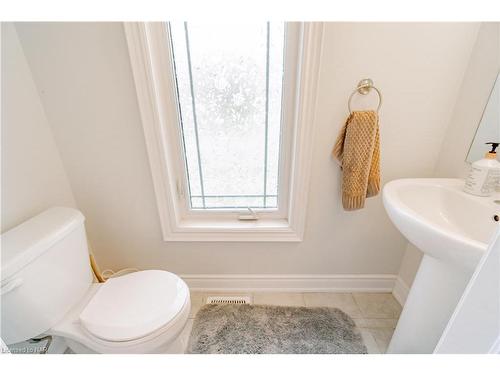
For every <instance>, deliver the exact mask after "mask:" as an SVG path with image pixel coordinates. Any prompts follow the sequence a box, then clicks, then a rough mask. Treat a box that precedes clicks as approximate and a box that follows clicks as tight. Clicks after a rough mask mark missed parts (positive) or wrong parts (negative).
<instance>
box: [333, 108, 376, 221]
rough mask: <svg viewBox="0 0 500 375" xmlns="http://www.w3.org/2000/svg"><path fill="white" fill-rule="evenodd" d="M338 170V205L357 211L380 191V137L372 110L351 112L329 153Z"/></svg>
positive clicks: (374, 113)
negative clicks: (368, 198)
mask: <svg viewBox="0 0 500 375" xmlns="http://www.w3.org/2000/svg"><path fill="white" fill-rule="evenodd" d="M332 154H333V156H334V157H335V158H336V159H337V160H338V161H339V162H340V165H341V167H342V172H343V176H342V205H343V206H344V209H345V210H348V211H351V210H358V209H360V208H363V207H364V205H365V199H366V197H372V196H374V195H377V194H378V192H379V191H380V135H379V127H378V115H377V112H375V111H354V112H353V113H351V115H350V116H349V117H348V118H347V120H346V123H345V125H344V126H343V127H342V129H341V131H340V134H339V135H338V137H337V141H336V142H335V146H334V147H333V151H332Z"/></svg>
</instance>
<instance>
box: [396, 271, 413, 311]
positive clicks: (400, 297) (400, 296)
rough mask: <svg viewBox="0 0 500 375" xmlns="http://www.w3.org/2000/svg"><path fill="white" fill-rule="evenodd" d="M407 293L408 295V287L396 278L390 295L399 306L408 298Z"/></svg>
mask: <svg viewBox="0 0 500 375" xmlns="http://www.w3.org/2000/svg"><path fill="white" fill-rule="evenodd" d="M408 293H410V287H409V286H408V284H406V283H405V282H404V281H403V279H401V278H400V277H399V276H397V277H396V282H395V283H394V289H393V291H392V295H393V296H394V298H396V300H397V301H398V302H399V304H400V305H401V306H404V304H405V302H406V298H408Z"/></svg>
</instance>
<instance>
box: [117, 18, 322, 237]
mask: <svg viewBox="0 0 500 375" xmlns="http://www.w3.org/2000/svg"><path fill="white" fill-rule="evenodd" d="M124 28H125V34H126V37H127V43H128V48H129V54H130V62H131V66H132V71H133V73H134V80H135V85H136V90H137V99H138V103H139V107H140V110H141V118H142V123H143V128H144V136H145V138H146V146H147V151H148V157H149V161H150V167H151V173H152V176H153V184H154V190H155V195H156V199H157V205H158V211H159V216H160V222H161V227H162V234H163V239H164V240H165V241H302V238H303V234H304V227H305V217H306V210H307V197H308V192H309V177H310V170H311V162H312V153H313V141H314V114H315V109H316V93H317V84H318V76H319V68H320V58H321V47H322V35H323V23H319V22H313V23H304V24H303V27H302V34H301V45H300V49H301V51H300V52H301V53H300V56H301V60H300V64H299V79H298V86H299V89H298V90H297V92H298V93H299V94H298V97H297V98H296V106H295V108H296V116H295V118H296V121H295V126H294V137H293V138H294V139H293V141H292V157H291V159H292V160H291V164H292V167H291V175H290V182H289V184H290V186H289V198H288V199H289V204H288V217H287V218H286V219H283V218H281V219H276V218H273V219H271V218H269V219H266V220H259V221H258V222H256V223H248V222H239V221H238V220H235V219H233V220H227V219H221V218H217V220H214V218H207V219H197V220H193V219H190V218H186V217H183V214H182V204H181V203H182V202H181V198H180V197H178V195H177V194H176V189H177V181H176V179H177V178H176V177H177V176H180V175H183V173H184V172H183V171H180V170H179V169H180V167H179V166H178V165H177V164H178V163H176V162H175V160H173V159H174V158H173V157H171V156H169V155H179V152H181V150H180V149H178V147H179V145H174V146H172V145H173V144H174V143H175V142H168V140H169V139H173V138H176V139H177V138H178V139H180V137H179V136H178V134H176V131H177V130H175V129H174V128H178V127H177V126H167V124H170V125H171V124H172V123H175V122H176V121H177V120H178V119H177V118H176V115H175V114H174V113H172V112H174V111H170V110H166V109H165V108H163V106H162V105H160V104H159V103H166V102H170V103H172V102H175V99H172V96H175V93H174V92H173V90H172V88H171V87H170V88H169V85H168V84H166V83H165V80H166V79H167V78H165V77H166V76H167V74H165V69H167V71H168V70H169V69H170V65H169V63H168V52H169V51H168V50H167V48H165V47H164V46H165V45H167V44H165V35H166V33H165V32H164V30H163V29H162V28H164V24H163V23H129V22H126V23H124ZM162 30H163V31H162ZM162 46H163V47H162ZM161 72H163V74H161ZM170 86H171V85H170ZM167 133H168V134H167ZM172 147H173V148H175V150H174V149H172ZM264 216H265V215H264Z"/></svg>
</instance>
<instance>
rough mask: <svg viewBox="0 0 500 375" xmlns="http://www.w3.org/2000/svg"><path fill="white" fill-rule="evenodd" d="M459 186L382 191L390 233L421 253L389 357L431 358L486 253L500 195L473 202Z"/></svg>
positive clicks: (410, 185)
mask: <svg viewBox="0 0 500 375" xmlns="http://www.w3.org/2000/svg"><path fill="white" fill-rule="evenodd" d="M463 185H464V181H463V180H458V179H442V178H416V179H402V180H394V181H391V182H389V183H387V184H386V185H385V186H384V190H383V201H384V207H385V209H386V211H387V214H388V215H389V218H390V219H391V221H392V222H393V223H394V225H395V226H396V228H398V230H399V231H400V232H401V233H402V234H403V235H404V236H405V237H406V238H407V239H408V241H409V242H411V243H412V244H414V245H415V246H416V247H418V248H419V249H420V250H421V251H422V252H423V253H424V256H423V258H422V262H421V264H420V267H419V269H418V272H417V275H416V276H415V280H414V281H413V285H412V287H411V289H410V292H409V294H408V297H407V299H406V303H405V306H404V307H403V311H402V313H401V316H400V318H399V321H398V324H397V327H396V330H395V331H394V335H393V337H392V339H391V343H390V344H389V348H388V350H387V351H388V352H389V353H432V352H433V351H434V348H435V346H436V344H437V342H438V341H439V338H440V337H441V334H442V333H443V330H444V328H445V327H446V324H447V323H448V321H449V319H450V317H451V315H452V313H453V311H454V309H455V307H456V305H457V303H458V301H459V299H460V297H461V296H462V294H463V291H464V290H465V287H466V285H467V283H468V282H469V279H470V277H471V276H472V273H473V272H474V269H475V268H476V266H477V264H478V262H479V259H480V258H481V257H482V255H483V254H484V253H485V252H486V249H487V247H488V244H489V242H490V240H491V239H492V238H493V235H494V233H495V230H496V228H497V226H498V223H497V222H496V221H495V219H494V217H495V215H496V214H498V215H500V204H497V203H496V202H497V201H498V202H500V194H496V195H495V196H493V197H476V196H473V195H470V194H467V193H465V192H463V191H462V187H463Z"/></svg>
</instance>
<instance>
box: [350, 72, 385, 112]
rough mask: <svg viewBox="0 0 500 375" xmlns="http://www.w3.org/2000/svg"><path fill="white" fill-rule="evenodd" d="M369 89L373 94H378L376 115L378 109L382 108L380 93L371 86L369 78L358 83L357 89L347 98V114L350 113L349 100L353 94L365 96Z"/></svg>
mask: <svg viewBox="0 0 500 375" xmlns="http://www.w3.org/2000/svg"><path fill="white" fill-rule="evenodd" d="M371 89H374V90H375V92H376V93H377V94H378V106H377V113H378V111H379V110H380V107H382V93H381V92H380V91H379V89H377V88H376V87H375V86H373V81H372V80H371V79H370V78H367V79H363V80H361V81H359V83H358V87H356V89H355V90H354V91H353V92H352V94H351V95H350V96H349V101H348V102H347V108H349V113H352V109H351V100H352V98H353V96H354V94H356V93H358V94H361V95H367V94H368V93H369V92H370V91H371Z"/></svg>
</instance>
